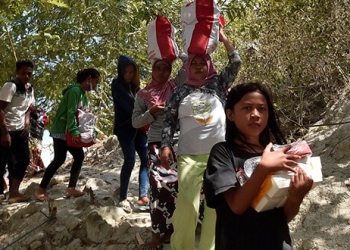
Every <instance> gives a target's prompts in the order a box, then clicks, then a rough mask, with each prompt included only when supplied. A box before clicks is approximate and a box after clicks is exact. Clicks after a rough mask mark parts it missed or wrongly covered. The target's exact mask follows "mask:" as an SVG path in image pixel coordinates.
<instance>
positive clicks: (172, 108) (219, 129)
mask: <svg viewBox="0 0 350 250" xmlns="http://www.w3.org/2000/svg"><path fill="white" fill-rule="evenodd" d="M219 38H220V41H221V42H222V43H223V44H224V46H225V48H226V50H227V54H228V58H229V63H228V65H227V66H226V67H225V69H224V70H223V71H222V72H221V74H220V75H218V74H217V73H216V71H215V69H214V65H213V63H212V61H211V59H210V56H209V55H197V54H189V58H188V61H187V65H186V73H187V77H188V80H187V81H186V82H185V84H184V85H182V86H180V87H178V88H175V89H174V90H173V91H172V94H171V96H170V98H169V101H168V103H167V107H166V108H165V111H164V112H165V118H164V122H163V131H162V152H161V163H162V164H161V165H162V166H163V167H165V168H168V169H169V162H173V161H174V159H173V153H172V150H171V142H172V139H173V135H174V131H175V130H176V128H177V126H178V125H179V128H180V135H179V143H178V151H177V155H178V157H177V167H178V189H179V193H178V197H177V200H176V209H175V212H174V216H173V225H174V233H173V234H172V236H171V247H172V249H175V250H178V249H194V248H195V230H196V226H197V220H198V214H199V207H200V191H201V189H202V185H203V173H204V171H205V169H206V165H207V160H208V157H209V153H210V149H211V147H212V146H213V145H214V144H215V143H217V142H220V141H223V140H224V134H225V112H224V103H225V97H226V95H225V94H226V91H227V89H228V88H229V87H230V86H231V84H232V82H233V81H234V80H235V78H236V76H237V73H238V70H239V67H240V65H241V60H240V57H239V55H238V53H237V51H236V50H234V47H233V45H232V44H231V43H230V42H229V41H228V39H227V37H226V36H225V34H224V32H223V30H222V29H220V35H219ZM215 219H216V215H215V210H213V209H211V208H208V207H206V205H205V206H204V218H203V222H202V228H201V239H200V243H199V249H201V250H205V249H213V248H214V236H215Z"/></svg>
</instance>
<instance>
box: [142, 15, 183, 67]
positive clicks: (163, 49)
mask: <svg viewBox="0 0 350 250" xmlns="http://www.w3.org/2000/svg"><path fill="white" fill-rule="evenodd" d="M175 33H176V29H175V28H174V26H173V25H172V24H171V23H170V22H169V20H168V19H166V18H165V17H164V16H160V15H158V16H157V18H156V19H155V20H154V21H152V22H151V23H149V24H148V25H147V41H148V59H149V60H150V61H151V63H152V64H154V63H155V62H156V61H157V60H166V61H168V62H170V63H171V62H173V61H174V60H175V59H176V58H177V57H178V55H179V49H178V47H177V44H176V42H175Z"/></svg>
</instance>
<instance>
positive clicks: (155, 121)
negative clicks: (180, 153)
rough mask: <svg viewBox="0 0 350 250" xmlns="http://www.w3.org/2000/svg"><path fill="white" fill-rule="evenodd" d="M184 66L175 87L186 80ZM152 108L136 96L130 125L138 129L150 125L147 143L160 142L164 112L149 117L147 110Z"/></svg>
mask: <svg viewBox="0 0 350 250" xmlns="http://www.w3.org/2000/svg"><path fill="white" fill-rule="evenodd" d="M184 66H185V62H184V64H183V66H182V67H181V69H180V70H179V72H178V73H177V75H176V77H175V78H174V81H175V84H176V86H179V85H182V84H183V83H184V82H185V81H186V79H187V76H186V72H185V67H184ZM152 106H153V105H152V104H151V103H149V102H147V101H145V100H144V99H143V98H142V97H140V96H139V95H136V98H135V103H134V110H133V113H132V125H133V127H135V128H140V127H142V126H144V125H146V124H150V128H149V131H148V141H149V142H160V141H161V139H162V128H163V119H164V112H157V113H155V114H153V115H151V114H150V112H149V109H150V108H151V107H152Z"/></svg>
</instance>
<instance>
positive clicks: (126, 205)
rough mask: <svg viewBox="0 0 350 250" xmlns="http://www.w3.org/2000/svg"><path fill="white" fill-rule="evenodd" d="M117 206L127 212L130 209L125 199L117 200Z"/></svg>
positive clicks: (129, 211)
mask: <svg viewBox="0 0 350 250" xmlns="http://www.w3.org/2000/svg"><path fill="white" fill-rule="evenodd" d="M117 207H120V208H122V209H123V210H124V211H125V212H126V213H128V214H129V213H131V211H132V209H131V206H130V203H129V202H128V201H127V200H122V201H119V202H118V204H117Z"/></svg>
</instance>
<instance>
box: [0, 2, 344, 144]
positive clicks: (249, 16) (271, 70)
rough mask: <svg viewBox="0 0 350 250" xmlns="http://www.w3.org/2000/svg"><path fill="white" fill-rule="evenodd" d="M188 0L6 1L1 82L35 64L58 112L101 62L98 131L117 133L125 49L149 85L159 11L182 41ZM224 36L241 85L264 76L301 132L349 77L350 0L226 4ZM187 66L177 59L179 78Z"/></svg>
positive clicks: (38, 83) (221, 53)
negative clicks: (82, 74) (150, 44)
mask: <svg viewBox="0 0 350 250" xmlns="http://www.w3.org/2000/svg"><path fill="white" fill-rule="evenodd" d="M185 2H186V1H179V0H173V1H170V0H164V1H151V0H143V1H141V0H134V1H126V0H121V1H110V0H97V1H91V0H83V1H73V0H64V1H62V0H35V1H29V0H20V1H18V0H16V1H15V0H0V4H1V6H2V9H1V10H0V14H1V15H0V27H2V28H1V30H0V41H1V44H2V46H1V47H0V65H1V70H2V72H3V73H2V74H1V75H0V82H4V81H6V80H7V79H9V78H11V77H14V65H15V61H16V60H17V59H19V58H31V59H33V60H34V62H35V65H36V66H35V75H34V79H33V84H34V85H35V90H36V97H37V99H38V104H39V105H40V106H44V107H45V108H47V109H49V110H50V117H51V118H52V117H53V116H54V111H55V110H56V108H57V105H58V103H59V100H60V97H61V91H62V89H64V88H65V87H66V86H67V85H69V84H71V83H73V82H74V81H75V75H76V72H77V71H78V70H79V69H81V68H84V67H95V68H97V69H98V70H99V71H100V72H101V73H102V75H103V79H102V81H101V86H100V88H99V91H98V93H91V94H90V101H91V103H92V106H93V107H94V108H95V109H96V112H97V114H98V117H99V122H98V126H99V129H101V130H102V131H104V132H105V133H106V134H110V133H111V131H112V126H113V124H112V121H113V104H112V101H111V97H110V82H111V80H112V79H113V78H114V77H116V74H117V59H118V57H119V56H120V55H122V54H125V55H128V56H131V57H133V58H134V59H135V60H136V62H137V63H138V64H139V67H140V72H141V79H142V81H143V84H145V83H146V82H147V81H149V80H150V67H151V65H150V63H149V61H148V59H147V41H146V38H147V36H146V26H147V24H148V23H149V22H150V21H151V20H153V19H154V18H155V17H156V15H157V14H161V15H164V16H166V17H167V18H168V19H169V20H170V21H171V22H172V23H173V25H174V26H175V27H176V28H177V30H178V34H177V43H178V45H179V46H181V38H180V36H181V26H180V10H181V7H182V6H183V4H184V3H185ZM218 2H219V5H220V6H221V9H222V14H223V15H224V17H225V19H226V23H227V24H226V27H225V32H226V34H227V36H228V37H229V38H230V40H232V41H234V42H235V43H236V46H237V48H238V50H239V52H240V54H241V57H242V59H243V65H242V69H241V72H240V74H239V79H237V81H236V83H239V82H244V81H252V80H258V81H262V82H264V83H266V84H268V85H269V86H270V88H271V89H272V92H273V93H274V95H275V96H276V105H277V106H278V109H279V110H280V111H281V114H282V120H283V124H284V125H285V127H286V129H287V131H290V132H289V134H290V136H291V137H293V131H294V130H295V129H296V128H297V127H299V126H303V125H304V124H308V123H313V122H315V121H316V120H317V119H319V115H320V114H321V113H322V112H323V109H324V107H325V106H326V105H327V104H328V103H330V102H331V101H332V100H333V99H334V98H335V97H336V95H337V92H338V91H339V89H340V88H342V87H343V86H344V85H345V83H348V82H349V57H350V56H349V39H350V35H349V28H348V27H349V20H350V18H349V8H348V7H347V6H348V4H349V3H348V1H340V0H336V1H326V0H320V1H315V0H306V1H304V0H303V1H302V0H297V1H295V0H287V1H280V0H272V1H271V0H269V1H267V0H243V1H226V0H219V1H218ZM212 57H213V60H214V62H215V65H216V67H217V69H218V71H220V70H221V69H222V68H223V67H224V66H225V65H226V63H227V59H226V52H225V50H224V48H223V46H222V45H219V46H218V50H217V51H216V52H215V53H214V54H213V55H212ZM180 66H181V63H179V62H176V63H175V65H174V70H173V74H175V73H176V72H177V69H178V68H179V67H180Z"/></svg>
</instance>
